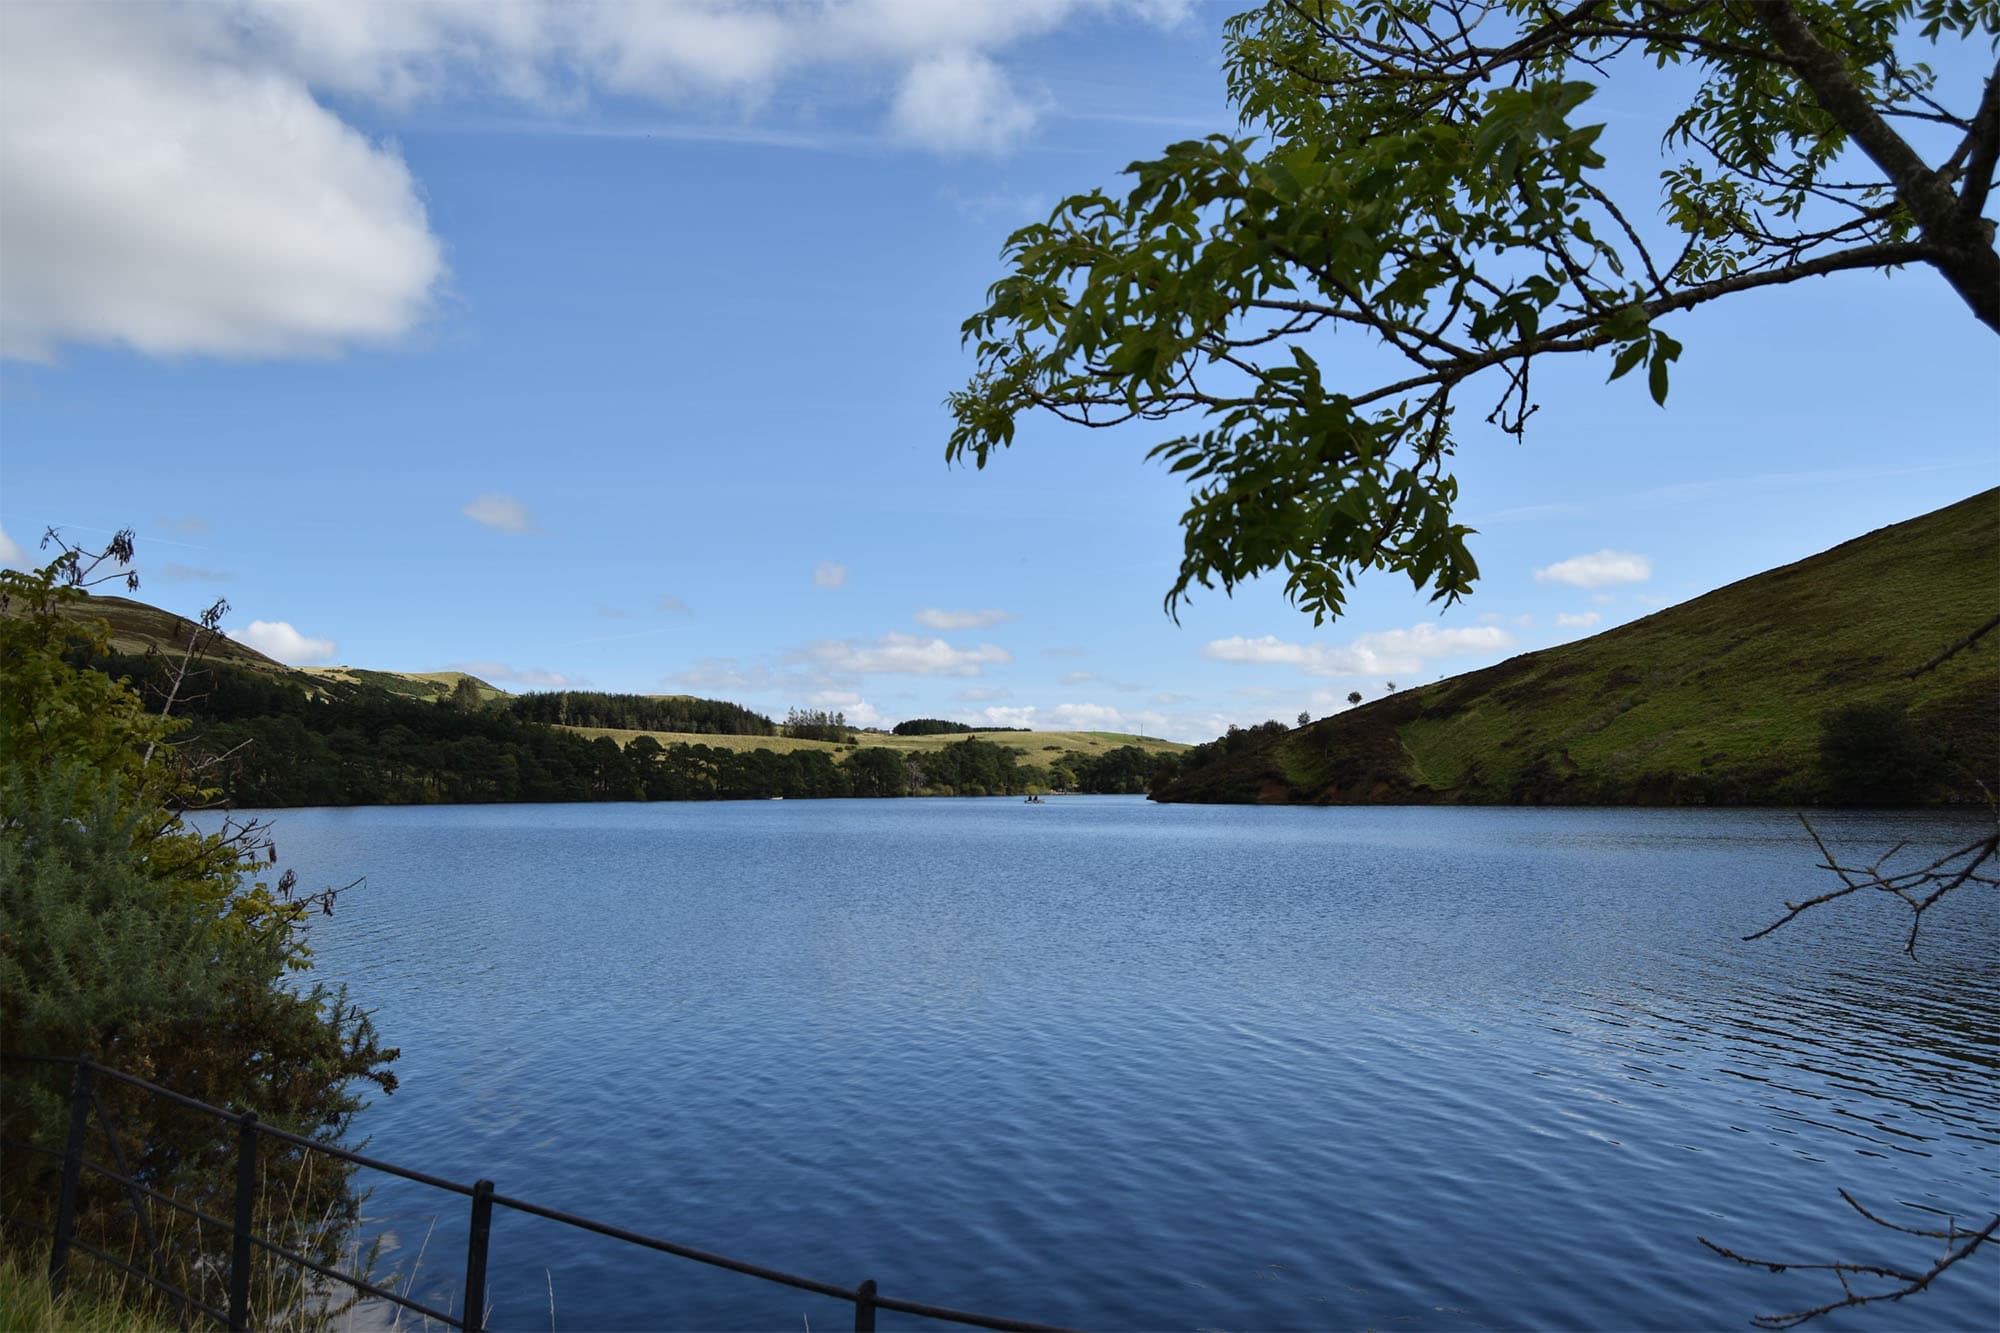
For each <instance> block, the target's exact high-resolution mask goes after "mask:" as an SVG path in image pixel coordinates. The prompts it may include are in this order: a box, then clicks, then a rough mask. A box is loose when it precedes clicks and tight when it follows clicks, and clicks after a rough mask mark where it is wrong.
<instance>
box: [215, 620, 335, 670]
mask: <svg viewBox="0 0 2000 1333" xmlns="http://www.w3.org/2000/svg"><path fill="white" fill-rule="evenodd" d="M226 633H227V634H228V635H229V637H230V638H232V639H234V640H236V641H237V642H238V643H242V644H248V645H249V646H250V647H252V648H255V649H256V650H257V651H258V652H260V653H262V654H264V656H266V657H275V658H277V659H278V660H279V661H280V662H283V663H285V664H286V665H287V666H317V665H319V664H320V663H322V662H331V661H332V660H333V654H334V642H333V640H332V639H316V638H313V637H312V636H311V635H307V634H301V633H299V632H298V631H297V630H295V629H293V628H292V627H291V625H290V624H289V623H287V622H286V621H283V620H253V621H251V622H250V623H249V624H248V625H245V626H244V627H243V628H242V629H232V630H228V631H226Z"/></svg>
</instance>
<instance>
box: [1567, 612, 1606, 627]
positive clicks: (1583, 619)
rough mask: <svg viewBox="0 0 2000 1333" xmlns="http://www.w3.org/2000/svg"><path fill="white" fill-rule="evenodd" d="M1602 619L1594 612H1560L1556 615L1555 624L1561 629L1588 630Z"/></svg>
mask: <svg viewBox="0 0 2000 1333" xmlns="http://www.w3.org/2000/svg"><path fill="white" fill-rule="evenodd" d="M1602 619H1604V617H1603V616H1601V615H1599V614H1598V613H1597V612H1595V611H1579V612H1570V611H1562V612H1558V613H1557V615H1556V624H1557V626H1559V627H1560V628H1562V629H1589V628H1590V627H1591V626H1592V625H1595V624H1596V623H1597V622H1598V621H1600V620H1602Z"/></svg>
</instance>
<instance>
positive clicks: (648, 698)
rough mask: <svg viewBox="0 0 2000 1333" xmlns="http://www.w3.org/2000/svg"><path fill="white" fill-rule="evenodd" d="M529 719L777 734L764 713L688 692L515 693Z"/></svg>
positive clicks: (512, 708)
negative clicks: (660, 693) (689, 696)
mask: <svg viewBox="0 0 2000 1333" xmlns="http://www.w3.org/2000/svg"><path fill="white" fill-rule="evenodd" d="M505 707H506V708H507V710H508V711H509V712H511V713H512V714H513V715H514V716H515V717H518V718H520V719H521V720H522V721H524V722H540V723H544V724H546V725H548V726H553V727H604V728H606V729H607V730H611V731H684V732H693V733H695V734H697V735H702V736H775V735H777V734H778V728H777V726H776V724H775V723H773V722H772V721H771V719H770V718H768V717H765V716H764V715H763V714H762V713H753V712H751V711H750V710H749V709H747V708H744V707H742V706H741V705H739V704H732V703H724V702H723V701H721V700H720V699H690V698H687V697H686V696H684V695H657V694H601V693H598V692H596V691H589V690H548V691H541V692H537V693H534V694H522V695H516V696H515V697H514V698H512V699H509V700H507V701H506V703H505Z"/></svg>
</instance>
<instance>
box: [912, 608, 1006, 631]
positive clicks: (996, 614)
mask: <svg viewBox="0 0 2000 1333" xmlns="http://www.w3.org/2000/svg"><path fill="white" fill-rule="evenodd" d="M1018 619H1020V617H1019V616H1016V615H1015V614H1014V613H1013V612H1012V611H999V610H994V609H991V608H989V609H987V610H984V611H941V610H939V609H938V608H936V607H932V606H927V607H925V608H924V609H923V610H921V611H919V612H917V615H916V621H917V623H918V624H919V625H922V626H923V627H924V628H925V629H940V630H954V629H991V628H992V627H993V626H995V625H1004V624H1006V623H1007V622H1008V621H1010V620H1018Z"/></svg>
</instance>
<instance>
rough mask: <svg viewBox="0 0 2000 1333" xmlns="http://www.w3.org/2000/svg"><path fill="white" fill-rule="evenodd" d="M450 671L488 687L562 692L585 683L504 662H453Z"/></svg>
mask: <svg viewBox="0 0 2000 1333" xmlns="http://www.w3.org/2000/svg"><path fill="white" fill-rule="evenodd" d="M451 669H452V670H453V671H463V672H465V673H466V674H467V675H470V676H477V677H479V678H480V679H481V680H483V681H485V682H487V683H488V684H489V685H526V686H529V687H530V688H533V689H540V690H562V689H569V688H571V687H573V686H577V685H582V684H584V683H585V682H584V681H583V680H582V679H581V678H580V677H577V676H567V675H564V674H563V673H562V672H560V671H547V670H544V669H543V668H541V667H513V666H508V665H507V664H506V663H505V662H454V663H452V666H451Z"/></svg>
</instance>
